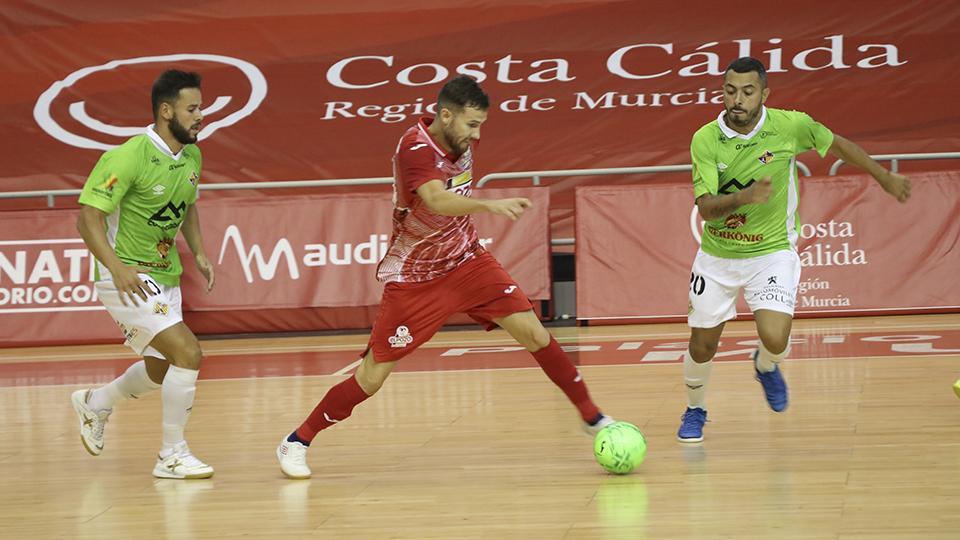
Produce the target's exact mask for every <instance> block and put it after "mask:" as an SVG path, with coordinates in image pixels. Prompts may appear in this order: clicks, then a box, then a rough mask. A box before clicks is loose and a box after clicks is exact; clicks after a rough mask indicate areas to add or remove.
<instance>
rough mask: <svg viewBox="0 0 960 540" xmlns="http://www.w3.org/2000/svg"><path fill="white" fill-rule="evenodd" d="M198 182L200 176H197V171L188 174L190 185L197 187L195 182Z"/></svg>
mask: <svg viewBox="0 0 960 540" xmlns="http://www.w3.org/2000/svg"><path fill="white" fill-rule="evenodd" d="M199 181H200V175H199V174H197V171H193V172H192V173H190V185H192V186H193V187H197V182H199Z"/></svg>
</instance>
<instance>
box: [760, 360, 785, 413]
mask: <svg viewBox="0 0 960 540" xmlns="http://www.w3.org/2000/svg"><path fill="white" fill-rule="evenodd" d="M759 352H760V351H755V352H754V353H753V371H754V373H755V375H754V378H755V379H757V380H758V381H760V385H761V386H763V394H764V395H765V396H766V398H767V404H768V405H770V408H771V409H773V410H774V412H783V411H784V410H786V408H787V404H788V403H789V401H790V399H789V398H788V397H787V382H786V381H784V380H783V373H782V372H781V371H780V366H775V367H774V370H773V371H771V372H769V373H761V372H760V370H758V369H757V355H758V354H759Z"/></svg>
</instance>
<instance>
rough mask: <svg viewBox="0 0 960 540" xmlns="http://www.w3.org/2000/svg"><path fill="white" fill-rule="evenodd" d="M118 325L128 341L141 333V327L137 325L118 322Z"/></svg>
mask: <svg viewBox="0 0 960 540" xmlns="http://www.w3.org/2000/svg"><path fill="white" fill-rule="evenodd" d="M117 326H119V327H120V331H121V332H123V337H125V338H126V339H127V341H133V338H135V337H137V334H139V333H140V329H139V328H137V327H133V328H129V327H127V325H125V324H123V323H117Z"/></svg>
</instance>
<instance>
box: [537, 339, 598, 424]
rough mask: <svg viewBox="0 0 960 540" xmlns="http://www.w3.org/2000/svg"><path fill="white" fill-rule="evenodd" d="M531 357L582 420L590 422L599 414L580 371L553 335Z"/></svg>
mask: <svg viewBox="0 0 960 540" xmlns="http://www.w3.org/2000/svg"><path fill="white" fill-rule="evenodd" d="M533 357H534V358H535V359H536V360H537V363H538V364H540V367H541V368H543V371H544V372H545V373H546V374H547V377H550V380H551V381H553V384H555V385H557V386H559V387H560V389H561V390H563V393H564V394H566V395H567V398H569V399H570V401H571V402H572V403H573V404H574V405H575V406H576V407H577V409H579V411H580V416H581V417H582V418H583V421H584V422H590V421H591V420H593V419H595V418H596V417H597V415H598V414H600V409H598V408H597V406H596V405H594V403H593V400H591V399H590V393H589V392H588V391H587V385H586V384H585V383H584V382H583V379H582V378H581V377H580V372H579V371H578V370H577V368H576V366H574V365H573V362H571V361H570V357H569V356H567V353H565V352H563V349H561V348H560V344H559V343H557V340H556V339H554V338H553V336H550V344H549V345H547V346H546V347H544V348H542V349H540V350H539V351H537V352H535V353H533Z"/></svg>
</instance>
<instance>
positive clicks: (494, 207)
mask: <svg viewBox="0 0 960 540" xmlns="http://www.w3.org/2000/svg"><path fill="white" fill-rule="evenodd" d="M532 206H533V203H532V202H530V199H526V198H524V197H515V198H513V199H495V200H492V201H489V208H490V212H491V213H494V214H499V215H501V216H507V217H508V218H510V219H511V220H513V221H516V220H517V218H518V217H520V215H521V214H523V212H524V210H526V209H527V208H530V207H532Z"/></svg>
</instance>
